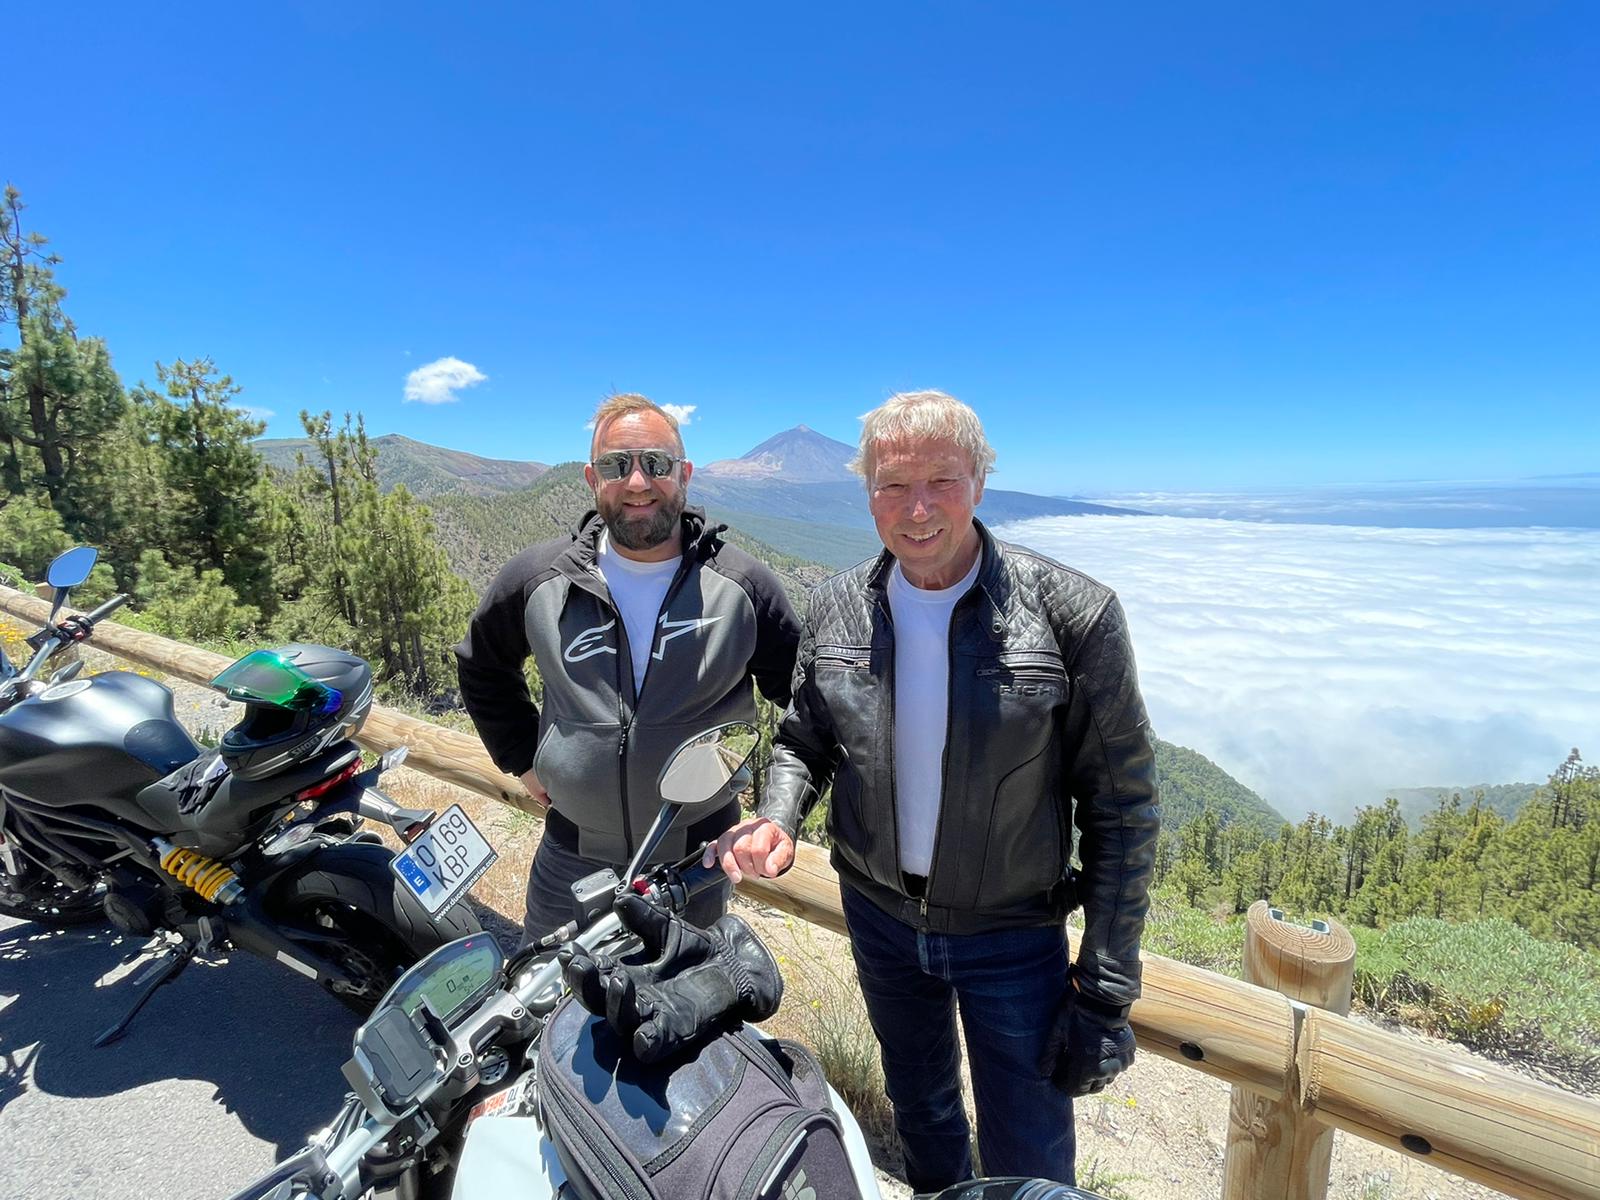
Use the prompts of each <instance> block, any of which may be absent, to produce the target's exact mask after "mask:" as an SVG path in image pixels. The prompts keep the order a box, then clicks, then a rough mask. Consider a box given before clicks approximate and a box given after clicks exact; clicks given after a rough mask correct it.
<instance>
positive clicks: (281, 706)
mask: <svg viewBox="0 0 1600 1200" xmlns="http://www.w3.org/2000/svg"><path fill="white" fill-rule="evenodd" d="M211 686H212V687H214V688H216V689H217V690H218V691H219V692H221V693H222V694H223V695H224V696H226V697H228V699H230V700H236V701H238V702H239V703H241V704H243V705H244V717H243V719H242V720H240V722H239V723H238V724H237V725H235V726H234V727H233V728H232V729H230V730H228V732H227V733H225V734H223V735H222V741H221V743H220V744H219V746H218V750H219V752H220V753H221V756H222V761H223V762H225V763H227V765H228V769H229V770H230V771H232V772H233V775H234V777H235V778H237V779H241V780H249V779H264V778H266V777H267V776H268V775H272V774H275V773H276V772H278V771H282V770H284V769H285V768H287V767H291V766H294V765H295V764H296V763H302V762H305V761H306V760H307V759H309V758H312V757H314V756H315V755H317V754H320V753H321V752H322V751H323V750H325V749H327V747H329V746H331V745H333V743H334V742H337V741H339V740H340V739H341V738H347V737H352V736H354V734H355V732H356V731H357V730H358V729H360V728H361V726H362V724H363V723H364V722H365V721H366V719H367V714H368V713H369V712H371V711H372V668H370V667H369V666H367V664H366V662H364V661H363V660H362V659H360V658H358V657H356V656H355V655H354V654H346V653H345V652H344V651H343V650H335V649H333V648H332V647H329V646H317V645H310V644H303V643H298V642H297V643H294V644H291V645H288V646H279V647H277V648H276V649H273V650H256V651H253V652H252V653H250V654H246V655H245V656H244V657H243V658H241V659H240V660H239V661H238V662H236V663H234V664H233V665H232V666H230V667H229V668H228V669H227V670H225V671H223V672H222V674H220V675H218V676H217V677H216V678H215V679H213V680H212V681H211Z"/></svg>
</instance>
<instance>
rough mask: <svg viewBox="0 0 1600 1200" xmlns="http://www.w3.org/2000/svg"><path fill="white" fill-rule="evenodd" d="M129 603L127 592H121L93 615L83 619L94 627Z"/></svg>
mask: <svg viewBox="0 0 1600 1200" xmlns="http://www.w3.org/2000/svg"><path fill="white" fill-rule="evenodd" d="M127 602H128V594H127V593H126V592H119V593H117V595H115V596H113V597H111V599H109V600H107V601H106V602H105V603H104V604H102V605H101V606H100V607H99V608H97V609H95V610H94V611H93V612H92V613H90V614H89V615H88V616H86V617H84V618H83V619H84V620H85V621H87V622H89V624H91V625H94V624H96V623H98V622H100V621H103V620H105V619H106V618H107V617H109V616H110V615H111V614H112V613H114V612H116V611H117V609H119V608H121V607H122V606H123V605H124V604H126V603H127Z"/></svg>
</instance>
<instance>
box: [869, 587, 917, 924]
mask: <svg viewBox="0 0 1600 1200" xmlns="http://www.w3.org/2000/svg"><path fill="white" fill-rule="evenodd" d="M878 611H879V612H880V613H881V614H882V615H883V623H884V624H885V625H887V626H888V627H889V637H888V640H887V642H886V646H887V658H888V660H889V661H888V662H887V663H885V664H884V675H885V676H886V677H887V678H888V680H889V686H888V688H887V689H886V690H887V691H888V693H889V834H890V837H891V838H892V839H893V840H894V869H895V874H897V875H903V874H904V872H903V871H902V870H901V869H900V796H899V790H900V785H899V783H898V781H897V780H896V779H895V774H894V616H893V614H892V613H890V611H889V602H888V600H887V599H885V598H884V597H883V596H879V597H878ZM897 890H898V889H897ZM922 915H923V916H927V915H928V897H927V895H926V890H924V895H923V897H922Z"/></svg>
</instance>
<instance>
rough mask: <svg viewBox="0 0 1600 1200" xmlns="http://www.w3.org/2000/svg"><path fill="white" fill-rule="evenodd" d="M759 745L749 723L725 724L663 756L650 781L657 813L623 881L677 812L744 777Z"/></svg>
mask: <svg viewBox="0 0 1600 1200" xmlns="http://www.w3.org/2000/svg"><path fill="white" fill-rule="evenodd" d="M760 744H761V733H760V731H759V730H758V729H756V727H755V726H754V725H752V724H750V723H749V722H748V721H729V722H728V723H727V724H726V725H718V726H717V727H716V728H714V729H708V730H706V731H705V732H704V733H697V734H695V735H694V736H693V737H691V738H690V739H689V740H688V741H686V742H684V743H683V744H682V745H681V746H679V747H678V748H677V749H676V750H674V751H673V752H672V753H671V754H670V755H668V756H667V761H666V765H665V766H663V767H662V768H661V774H660V775H659V776H658V777H657V778H656V790H657V791H659V792H660V793H661V811H660V812H658V813H657V814H656V819H655V821H654V822H653V823H652V824H651V826H650V832H649V833H647V834H645V835H644V841H643V842H641V843H640V844H639V849H638V851H637V852H635V854H634V856H633V861H632V862H630V863H629V864H628V868H627V870H626V871H624V872H623V875H622V881H623V883H625V884H626V883H627V882H628V881H629V880H631V879H633V878H634V877H636V876H637V875H638V874H639V869H640V868H641V867H643V866H644V864H645V863H647V862H649V861H650V855H651V854H652V853H653V852H654V851H655V848H656V847H657V846H659V845H660V844H661V839H662V838H664V837H666V835H667V830H669V829H671V828H672V822H673V821H674V819H676V817H677V815H678V810H679V809H680V808H682V807H683V806H685V805H690V804H704V803H705V802H706V801H708V800H715V799H716V798H717V797H718V796H720V795H723V794H725V793H731V791H732V790H733V787H734V785H735V784H736V783H738V782H739V780H740V778H743V779H744V780H748V779H749V772H748V771H747V770H746V768H747V767H748V766H749V765H750V759H751V758H752V757H754V756H755V752H756V747H757V746H758V745H760Z"/></svg>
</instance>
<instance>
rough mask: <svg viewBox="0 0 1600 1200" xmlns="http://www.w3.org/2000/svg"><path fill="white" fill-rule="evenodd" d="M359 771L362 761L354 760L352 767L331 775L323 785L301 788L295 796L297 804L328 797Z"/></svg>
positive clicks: (315, 784) (351, 763) (314, 784)
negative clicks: (327, 795) (328, 794)
mask: <svg viewBox="0 0 1600 1200" xmlns="http://www.w3.org/2000/svg"><path fill="white" fill-rule="evenodd" d="M359 770H361V759H359V758H355V759H352V760H351V762H350V765H349V766H347V767H345V769H344V770H342V771H340V772H338V773H337V774H335V775H329V776H328V777H327V778H326V779H324V780H323V781H322V782H321V783H313V784H312V785H311V786H310V787H308V788H301V789H300V790H299V791H298V792H296V793H295V794H294V799H295V803H296V804H299V803H300V802H301V801H304V800H315V799H316V798H317V797H318V796H322V795H326V794H327V793H328V792H331V791H332V790H333V789H334V788H336V787H338V786H339V785H340V784H341V783H343V782H344V781H345V780H347V779H349V778H351V777H352V776H354V775H355V774H356V772H358V771H359Z"/></svg>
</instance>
